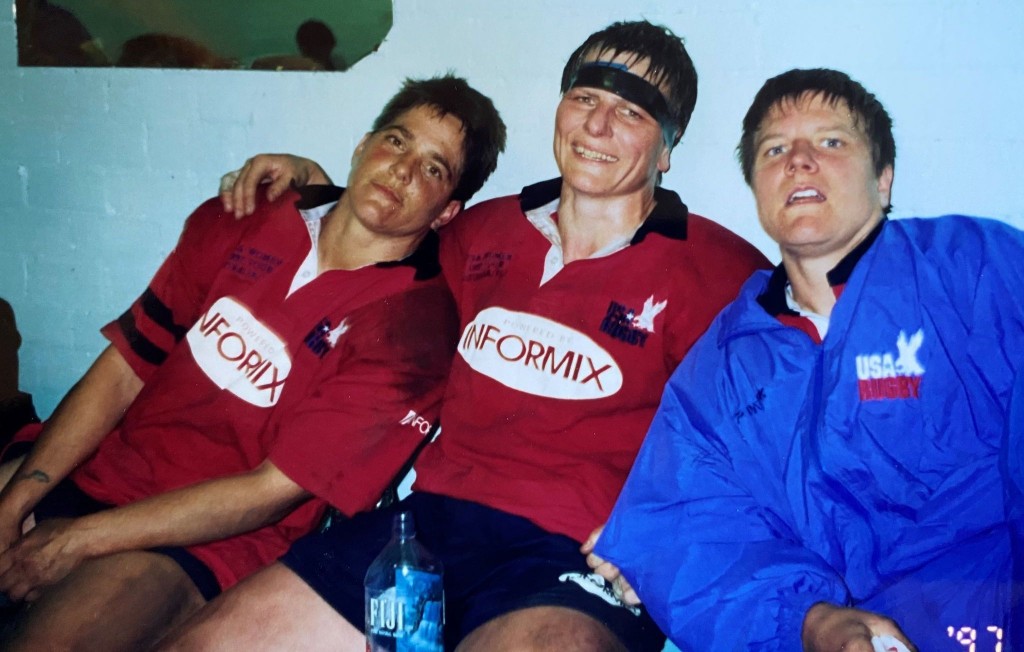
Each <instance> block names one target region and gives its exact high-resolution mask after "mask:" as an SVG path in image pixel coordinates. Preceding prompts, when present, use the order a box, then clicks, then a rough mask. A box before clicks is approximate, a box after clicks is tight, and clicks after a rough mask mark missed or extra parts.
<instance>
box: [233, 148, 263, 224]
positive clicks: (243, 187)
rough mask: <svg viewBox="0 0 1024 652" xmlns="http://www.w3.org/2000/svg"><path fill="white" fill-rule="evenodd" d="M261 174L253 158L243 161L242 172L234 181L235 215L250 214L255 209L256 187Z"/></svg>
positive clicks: (243, 215)
mask: <svg viewBox="0 0 1024 652" xmlns="http://www.w3.org/2000/svg"><path fill="white" fill-rule="evenodd" d="M262 174H263V173H262V171H260V170H259V165H258V161H257V160H256V159H255V158H251V159H249V160H248V161H246V162H245V166H244V167H243V168H242V173H241V174H240V175H239V176H238V180H237V181H235V187H234V193H235V217H245V216H246V215H252V212H253V211H254V210H256V188H257V187H258V186H259V185H260V179H261V177H262Z"/></svg>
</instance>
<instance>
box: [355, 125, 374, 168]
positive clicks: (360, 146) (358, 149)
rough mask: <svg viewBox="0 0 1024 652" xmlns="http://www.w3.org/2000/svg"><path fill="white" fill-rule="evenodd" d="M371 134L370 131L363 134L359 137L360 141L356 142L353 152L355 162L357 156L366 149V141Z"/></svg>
mask: <svg viewBox="0 0 1024 652" xmlns="http://www.w3.org/2000/svg"><path fill="white" fill-rule="evenodd" d="M371 135H372V134H371V133H370V132H369V131H368V132H366V133H365V134H363V137H362V138H360V139H359V143H357V144H356V149H355V151H353V152H352V162H353V163H354V162H355V160H356V158H357V157H358V156H359V155H360V154H362V153H363V150H364V149H366V141H368V140H369V139H370V136H371Z"/></svg>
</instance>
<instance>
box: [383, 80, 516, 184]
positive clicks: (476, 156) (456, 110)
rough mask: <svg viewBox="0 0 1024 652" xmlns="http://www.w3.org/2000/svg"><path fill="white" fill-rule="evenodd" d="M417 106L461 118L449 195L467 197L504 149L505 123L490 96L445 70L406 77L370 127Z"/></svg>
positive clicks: (484, 177) (386, 124) (390, 122)
mask: <svg viewBox="0 0 1024 652" xmlns="http://www.w3.org/2000/svg"><path fill="white" fill-rule="evenodd" d="M418 106H429V107H432V108H434V109H436V110H437V113H438V115H439V116H440V117H444V116H446V115H452V116H455V117H456V118H458V119H459V121H460V122H462V134H463V142H462V154H463V161H462V174H461V175H460V176H459V182H458V185H456V186H455V190H453V191H452V199H456V200H458V201H467V200H468V199H469V198H470V197H472V196H473V195H474V194H475V193H476V191H477V190H480V187H481V186H483V185H484V182H485V181H487V178H488V177H489V176H491V173H492V172H494V168H496V167H497V166H498V154H500V153H501V152H503V151H505V123H504V122H502V120H501V116H500V115H499V114H498V110H497V109H495V108H494V103H493V102H491V100H490V98H488V97H487V96H486V95H484V94H483V93H481V92H480V91H477V90H476V89H474V88H473V87H472V86H470V85H469V84H468V83H467V82H466V80H465V79H462V78H461V77H455V76H454V75H452V74H451V73H449V74H446V75H443V76H440V77H433V78H431V79H406V80H405V83H404V84H402V90H400V91H398V93H396V94H395V96H394V97H392V98H391V99H390V100H388V103H387V104H385V105H384V108H383V109H382V110H381V112H380V115H378V116H377V119H376V120H374V121H373V130H374V131H375V132H376V131H380V130H381V129H384V128H386V127H387V126H388V125H391V124H394V122H395V121H396V120H397V119H398V116H400V115H401V114H403V113H405V112H406V111H409V110H410V109H414V108H416V107H418Z"/></svg>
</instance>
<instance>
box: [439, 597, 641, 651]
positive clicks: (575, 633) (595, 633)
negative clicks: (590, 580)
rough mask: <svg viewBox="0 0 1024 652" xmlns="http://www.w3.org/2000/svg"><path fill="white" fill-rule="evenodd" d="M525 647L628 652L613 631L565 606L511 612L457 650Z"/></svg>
mask: <svg viewBox="0 0 1024 652" xmlns="http://www.w3.org/2000/svg"><path fill="white" fill-rule="evenodd" d="M488 650H523V651H531V652H542V651H546V650H551V651H552V652H554V651H556V650H560V651H563V652H574V651H578V652H625V650H626V647H625V646H624V645H623V644H622V642H621V641H619V639H618V638H617V637H616V636H615V635H614V634H612V632H611V630H609V629H608V628H607V627H605V626H604V625H602V624H601V623H600V622H598V621H597V620H595V619H593V618H591V617H590V616H588V615H586V614H584V613H582V612H579V611H576V610H574V609H568V608H566V607H530V608H528V609H520V610H518V611H512V612H509V613H507V614H505V615H503V616H499V617H497V618H495V619H494V620H491V621H490V622H487V623H484V624H483V625H481V626H480V627H477V628H476V629H475V630H473V631H472V632H470V634H469V636H467V637H466V638H464V639H463V640H462V643H460V644H459V647H458V652H476V651H481V652H485V651H488Z"/></svg>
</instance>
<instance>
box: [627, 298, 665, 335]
mask: <svg viewBox="0 0 1024 652" xmlns="http://www.w3.org/2000/svg"><path fill="white" fill-rule="evenodd" d="M667 305H668V299H665V300H664V301H659V302H658V303H654V295H653V294H652V295H651V296H649V297H647V300H646V301H644V308H643V310H641V311H640V314H639V315H637V316H636V317H633V327H634V328H639V329H641V330H645V331H647V332H648V333H653V332H654V318H655V317H657V316H658V315H659V314H660V313H661V311H662V310H664V309H665V306H667Z"/></svg>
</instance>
